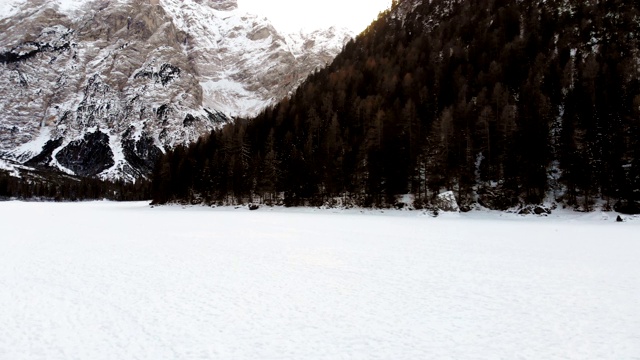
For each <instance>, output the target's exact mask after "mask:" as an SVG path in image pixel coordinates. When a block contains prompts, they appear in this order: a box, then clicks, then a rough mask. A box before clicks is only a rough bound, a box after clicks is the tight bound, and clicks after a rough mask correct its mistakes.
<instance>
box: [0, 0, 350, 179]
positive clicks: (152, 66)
mask: <svg viewBox="0 0 640 360" xmlns="http://www.w3.org/2000/svg"><path fill="white" fill-rule="evenodd" d="M2 6H3V7H2V8H0V10H3V11H4V13H3V14H4V16H5V18H4V19H0V95H1V96H0V114H1V115H0V156H2V157H5V158H10V159H13V160H18V161H20V162H22V163H25V164H27V165H29V166H45V167H46V166H50V167H54V168H57V169H59V170H62V171H64V172H67V173H69V174H76V175H82V176H95V175H98V176H100V177H103V178H127V179H135V178H138V177H141V176H146V175H148V174H149V173H150V171H151V169H152V167H153V164H154V162H155V160H156V159H157V158H158V156H160V155H161V154H162V153H163V152H164V151H165V150H166V149H170V148H172V147H174V146H176V145H179V144H188V143H191V142H193V141H195V140H196V139H197V138H198V137H200V136H201V135H203V134H206V133H208V132H209V131H211V130H212V129H215V128H216V127H219V126H221V125H223V124H225V123H227V122H229V121H230V116H246V115H251V114H254V113H256V112H257V111H258V110H260V109H261V108H262V107H264V106H266V105H268V104H270V103H271V102H274V101H276V100H279V99H281V98H282V97H284V96H286V95H287V94H288V93H289V92H290V91H292V90H293V89H294V88H295V86H297V85H298V84H299V83H300V81H301V80H302V79H303V78H304V77H305V76H306V75H307V74H308V73H309V72H311V71H313V70H314V69H315V68H317V67H319V66H323V65H324V64H325V63H327V62H329V61H331V59H332V58H333V56H335V54H337V52H338V51H339V50H340V49H341V48H342V46H343V44H344V42H345V41H346V40H347V39H348V38H349V35H348V34H347V33H345V32H341V31H334V32H317V33H311V34H307V35H302V36H300V37H301V38H302V39H304V41H300V43H301V44H302V45H300V44H299V43H294V42H292V41H287V37H286V36H284V35H281V34H280V33H278V32H277V31H276V30H275V29H274V28H273V27H272V26H271V25H270V23H269V22H268V20H266V19H260V18H258V17H257V16H254V15H249V14H244V13H242V12H240V11H239V10H238V9H237V2H236V1H234V0H184V1H181V0H180V1H179V0H106V1H105V0H99V1H67V0H55V1H45V0H14V1H12V2H7V3H3V5H2ZM309 43H313V44H314V45H313V46H308V44H309Z"/></svg>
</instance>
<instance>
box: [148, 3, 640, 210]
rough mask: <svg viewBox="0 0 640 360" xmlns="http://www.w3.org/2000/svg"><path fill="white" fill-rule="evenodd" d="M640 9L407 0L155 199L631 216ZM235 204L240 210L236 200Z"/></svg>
mask: <svg viewBox="0 0 640 360" xmlns="http://www.w3.org/2000/svg"><path fill="white" fill-rule="evenodd" d="M639 14H640V13H639V9H638V5H637V4H636V3H635V2H629V1H620V0H618V1H616V0H612V1H604V2H603V1H577V0H556V1H553V0H546V1H543V0H538V1H528V2H521V1H518V2H513V1H497V0H469V1H452V0H433V1H417V0H405V1H400V2H397V3H395V4H394V7H393V8H392V9H391V10H390V11H387V12H385V13H384V14H382V15H381V16H380V18H379V19H378V20H377V21H375V22H374V23H372V24H371V26H370V27H369V28H368V29H367V30H366V31H365V32H363V33H362V34H361V35H359V36H358V37H357V38H356V39H355V40H354V41H352V42H349V43H348V44H347V45H346V47H345V49H344V51H343V52H342V53H341V54H340V55H339V56H338V57H337V58H336V59H335V61H334V62H333V63H332V65H331V66H330V67H328V68H327V69H324V70H322V71H320V72H318V73H316V74H314V75H312V76H311V77H309V78H308V79H307V81H306V82H305V83H304V84H303V85H302V86H301V87H300V88H299V89H298V90H297V91H296V92H295V94H293V95H292V96H291V97H290V98H288V99H285V100H283V101H282V102H280V103H279V104H277V105H275V106H273V107H270V108H268V109H267V110H265V111H264V112H262V113H261V114H260V115H258V116H257V117H255V118H251V119H247V120H245V121H237V122H236V123H235V124H233V125H228V126H226V127H224V128H223V129H221V130H217V131H214V132H213V133H212V134H211V135H210V136H209V137H207V138H203V139H201V140H200V141H199V142H198V143H197V144H196V145H193V146H191V147H188V148H178V149H176V151H174V152H170V153H168V154H167V155H166V156H165V157H164V158H163V162H162V164H161V166H160V167H158V168H157V169H156V172H155V174H154V179H153V180H154V187H155V195H154V199H155V201H156V202H161V203H162V202H167V201H196V202H199V201H204V202H216V201H227V202H228V201H241V202H242V201H263V200H265V199H266V200H274V201H282V202H284V203H286V204H292V205H295V204H322V203H327V202H330V201H331V199H335V198H336V197H341V198H342V199H349V200H350V201H351V202H353V203H356V204H359V205H365V206H372V205H373V206H391V205H394V204H395V203H396V199H397V196H398V195H402V194H407V193H409V194H412V195H414V196H415V199H416V201H415V204H414V206H432V205H433V203H434V201H435V199H436V197H437V195H438V194H439V193H441V192H442V191H446V190H453V191H454V193H455V195H456V198H457V200H458V202H459V203H460V204H461V206H462V208H463V209H470V208H472V207H476V206H482V207H487V208H491V209H501V210H504V209H509V208H513V207H518V206H523V205H525V204H540V203H543V202H548V203H556V204H557V205H563V206H570V207H573V208H575V209H578V210H591V209H593V208H594V207H595V206H603V207H605V208H608V207H616V209H618V210H620V211H626V212H637V211H638V210H639V206H638V201H640V144H639V143H638V141H639V139H640V120H639V119H640V81H639V80H640V66H639V64H640V53H639V47H638V36H639V34H640V17H639ZM232 199H233V200H232Z"/></svg>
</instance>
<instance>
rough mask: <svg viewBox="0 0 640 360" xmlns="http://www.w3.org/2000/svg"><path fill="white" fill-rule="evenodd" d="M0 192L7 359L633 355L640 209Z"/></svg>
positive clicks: (1, 304)
mask: <svg viewBox="0 0 640 360" xmlns="http://www.w3.org/2000/svg"><path fill="white" fill-rule="evenodd" d="M613 219H615V217H610V219H609V220H607V221H603V220H596V219H594V217H593V216H591V217H577V216H576V217H570V216H564V217H557V218H545V219H540V218H535V217H527V218H524V217H517V216H506V215H505V216H504V217H502V218H501V217H500V215H497V214H478V213H476V214H469V215H445V216H441V217H439V218H436V219H432V218H428V217H421V216H419V213H416V212H392V213H389V212H385V213H384V214H380V213H379V212H373V211H369V212H365V213H364V214H360V213H359V212H358V211H352V212H348V211H346V212H341V213H340V214H334V213H333V212H332V211H328V210H327V211H317V212H315V213H314V212H313V211H311V210H309V209H305V210H285V209H276V210H273V211H270V210H269V209H260V210H258V211H253V212H250V211H247V210H244V209H237V210H234V209H232V208H221V209H209V208H200V207H194V208H186V209H183V208H181V207H156V208H150V207H149V206H147V205H146V204H144V203H124V204H123V203H109V202H94V203H79V204H78V203H76V204H52V203H22V202H4V203H0V359H12V360H20V359H29V360H31V359H638V358H640V330H639V329H640V301H639V300H638V299H640V261H638V257H639V255H640V237H639V236H637V234H638V233H639V232H638V230H639V227H638V225H640V223H639V222H636V221H633V222H627V223H623V224H617V223H615V222H614V220H613Z"/></svg>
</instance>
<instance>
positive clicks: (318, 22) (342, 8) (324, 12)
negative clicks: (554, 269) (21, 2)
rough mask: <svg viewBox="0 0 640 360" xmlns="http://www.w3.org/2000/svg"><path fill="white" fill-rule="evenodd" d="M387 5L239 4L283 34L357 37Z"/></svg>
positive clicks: (352, 1)
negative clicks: (333, 31)
mask: <svg viewBox="0 0 640 360" xmlns="http://www.w3.org/2000/svg"><path fill="white" fill-rule="evenodd" d="M0 1H2V0H0ZM390 5H391V0H315V1H309V0H238V6H239V7H240V8H241V9H244V10H246V11H248V12H251V13H254V14H257V15H261V16H265V17H267V18H269V20H271V22H272V23H273V24H274V25H275V26H276V27H277V28H279V29H282V30H286V31H296V30H298V29H301V28H306V29H317V28H327V27H329V26H332V25H337V26H343V27H346V28H349V29H351V30H353V31H354V32H356V33H359V32H361V31H362V30H364V29H365V28H366V27H367V25H369V24H370V23H371V22H372V21H373V20H374V19H376V18H377V16H378V13H379V12H381V11H383V10H385V9H387V8H388V7H389V6H390Z"/></svg>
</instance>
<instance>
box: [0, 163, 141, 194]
mask: <svg viewBox="0 0 640 360" xmlns="http://www.w3.org/2000/svg"><path fill="white" fill-rule="evenodd" d="M150 196H151V195H150V184H149V181H147V180H139V181H136V182H135V183H131V182H125V181H122V180H120V181H107V180H101V179H97V178H81V177H76V176H70V175H66V174H62V173H56V172H52V171H50V170H48V169H45V170H35V171H31V172H24V173H22V174H21V177H15V176H12V175H11V174H10V173H8V172H7V171H3V170H0V200H5V199H23V200H43V201H80V200H103V199H107V200H114V201H141V200H148V199H149V198H150Z"/></svg>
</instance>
